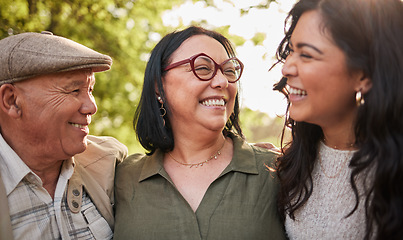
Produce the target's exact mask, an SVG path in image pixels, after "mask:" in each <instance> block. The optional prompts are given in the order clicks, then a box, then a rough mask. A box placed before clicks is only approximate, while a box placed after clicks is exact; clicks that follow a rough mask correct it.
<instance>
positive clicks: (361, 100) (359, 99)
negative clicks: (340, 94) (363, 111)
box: [355, 89, 365, 107]
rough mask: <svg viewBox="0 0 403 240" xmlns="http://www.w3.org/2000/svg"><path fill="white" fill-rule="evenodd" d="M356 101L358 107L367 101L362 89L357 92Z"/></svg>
mask: <svg viewBox="0 0 403 240" xmlns="http://www.w3.org/2000/svg"><path fill="white" fill-rule="evenodd" d="M355 103H356V104H357V107H359V106H361V105H364V103H365V100H364V97H363V95H362V93H361V89H360V90H358V92H357V93H356V94H355Z"/></svg>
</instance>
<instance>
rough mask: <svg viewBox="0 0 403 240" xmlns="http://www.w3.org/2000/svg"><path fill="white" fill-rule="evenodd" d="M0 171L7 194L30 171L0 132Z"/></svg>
mask: <svg viewBox="0 0 403 240" xmlns="http://www.w3.org/2000/svg"><path fill="white" fill-rule="evenodd" d="M0 149H1V151H0V173H1V178H2V180H3V183H4V187H5V189H6V193H7V195H9V194H10V193H11V192H12V191H13V190H14V189H15V187H16V186H17V185H18V183H19V182H21V180H22V179H23V178H24V177H25V176H26V175H28V174H29V173H30V172H32V171H31V169H29V167H28V166H27V165H26V164H25V163H24V162H23V161H22V160H21V158H20V157H19V156H18V155H17V153H16V152H15V151H14V150H13V149H12V148H11V147H10V146H9V145H8V144H7V142H6V141H5V140H4V138H3V136H2V135H1V134H0Z"/></svg>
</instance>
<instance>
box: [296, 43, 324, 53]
mask: <svg viewBox="0 0 403 240" xmlns="http://www.w3.org/2000/svg"><path fill="white" fill-rule="evenodd" d="M290 45H291V46H292V43H291V42H290ZM303 47H308V48H312V49H313V50H315V51H316V52H318V53H319V54H323V52H322V51H321V50H319V48H317V47H315V46H314V45H312V44H309V43H304V42H301V43H297V48H303Z"/></svg>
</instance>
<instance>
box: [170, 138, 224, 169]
mask: <svg viewBox="0 0 403 240" xmlns="http://www.w3.org/2000/svg"><path fill="white" fill-rule="evenodd" d="M225 142H226V141H225V139H224V143H223V144H222V146H221V148H220V149H218V151H217V152H216V153H215V154H214V155H211V156H210V158H209V159H207V160H204V161H202V162H199V163H184V162H181V161H178V160H176V159H175V158H174V157H173V156H172V154H171V153H170V152H169V153H168V154H169V156H170V157H171V158H172V159H173V160H174V161H175V162H177V163H179V164H181V165H184V166H187V167H189V168H192V167H202V166H203V165H204V164H205V163H208V162H209V161H210V160H212V159H217V158H218V156H219V155H221V150H222V149H223V147H224V145H225Z"/></svg>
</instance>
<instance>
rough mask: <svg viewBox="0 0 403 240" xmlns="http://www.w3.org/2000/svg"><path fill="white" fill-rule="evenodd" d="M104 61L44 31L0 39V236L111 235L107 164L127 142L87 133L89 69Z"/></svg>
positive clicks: (91, 110) (107, 63) (110, 169)
mask: <svg viewBox="0 0 403 240" xmlns="http://www.w3.org/2000/svg"><path fill="white" fill-rule="evenodd" d="M111 64H112V59H111V58H110V57H109V56H106V55H103V54H100V53H98V52H96V51H94V50H92V49H89V48H87V47H85V46H83V45H81V44H78V43H76V42H74V41H71V40H69V39H66V38H63V37H58V36H54V35H53V34H51V33H49V32H44V33H22V34H18V35H14V36H10V37H7V38H5V39H3V40H1V41H0V239H13V238H14V239H111V238H112V235H113V214H112V203H113V199H112V197H113V191H112V186H113V178H114V167H115V164H116V163H117V162H119V161H121V159H122V158H124V157H125V156H126V154H127V148H126V147H125V146H124V145H123V144H121V143H119V142H118V141H117V140H116V139H114V138H110V137H94V136H88V132H89V130H88V126H89V124H90V123H91V116H92V115H93V114H95V112H96V111H97V106H96V104H95V101H94V97H93V95H92V91H93V88H94V84H95V77H94V72H101V71H106V70H108V69H110V67H111ZM87 138H88V139H87ZM87 145H88V149H87V150H86V148H87ZM84 150H86V151H85V152H84ZM81 152H84V153H82V154H80V155H77V156H75V155H76V154H79V153H81ZM74 156H75V157H74Z"/></svg>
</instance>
